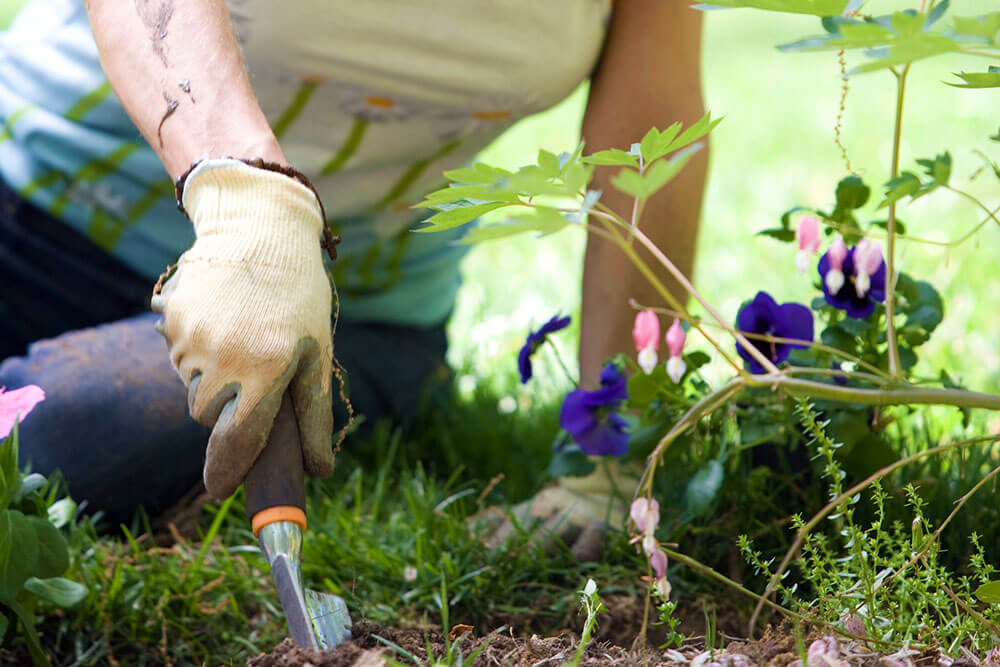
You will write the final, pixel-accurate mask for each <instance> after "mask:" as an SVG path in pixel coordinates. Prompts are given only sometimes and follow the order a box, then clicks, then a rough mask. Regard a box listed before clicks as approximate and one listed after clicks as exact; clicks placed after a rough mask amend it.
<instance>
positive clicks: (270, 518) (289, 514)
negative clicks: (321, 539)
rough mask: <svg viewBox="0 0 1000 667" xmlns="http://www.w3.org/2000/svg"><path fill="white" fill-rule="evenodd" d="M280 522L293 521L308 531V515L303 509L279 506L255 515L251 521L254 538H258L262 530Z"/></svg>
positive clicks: (292, 506)
mask: <svg viewBox="0 0 1000 667" xmlns="http://www.w3.org/2000/svg"><path fill="white" fill-rule="evenodd" d="M278 521H291V522H292V523H297V524H299V528H301V529H302V530H303V531H304V530H305V529H306V513H305V512H303V511H302V509H301V508H299V507H295V506H294V505H277V506H276V507H268V508H267V509H266V510H261V511H259V512H257V513H256V514H254V515H253V520H252V521H251V526H252V527H253V536H254V537H257V533H259V532H260V529H261V528H263V527H264V526H267V525H269V524H272V523H276V522H278Z"/></svg>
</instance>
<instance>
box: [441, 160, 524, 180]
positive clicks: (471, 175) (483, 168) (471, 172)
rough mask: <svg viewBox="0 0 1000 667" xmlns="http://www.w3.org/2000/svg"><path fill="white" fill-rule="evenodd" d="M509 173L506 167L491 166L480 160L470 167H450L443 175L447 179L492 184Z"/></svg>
mask: <svg viewBox="0 0 1000 667" xmlns="http://www.w3.org/2000/svg"><path fill="white" fill-rule="evenodd" d="M510 175H511V172H509V171H507V170H506V169H501V168H500V167H493V166H490V165H488V164H483V163H482V162H476V163H475V164H473V165H472V166H471V167H465V168H463V169H452V170H450V171H446V172H444V177H445V178H447V179H448V180H449V181H454V182H456V183H464V184H469V185H476V184H478V185H492V184H494V183H496V182H497V181H499V180H501V179H503V178H506V177H508V176H510Z"/></svg>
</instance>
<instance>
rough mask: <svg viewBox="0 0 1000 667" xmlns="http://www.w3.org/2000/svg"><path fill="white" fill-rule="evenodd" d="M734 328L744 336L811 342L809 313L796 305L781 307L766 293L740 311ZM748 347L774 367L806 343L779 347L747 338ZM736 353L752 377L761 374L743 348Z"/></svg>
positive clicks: (811, 323)
mask: <svg viewBox="0 0 1000 667" xmlns="http://www.w3.org/2000/svg"><path fill="white" fill-rule="evenodd" d="M736 328H737V329H739V330H740V331H742V332H744V333H751V334H763V335H767V336H774V337H775V338H794V339H796V340H802V341H808V342H809V343H811V342H812V339H813V316H812V311H810V310H809V309H808V308H806V307H805V306H803V305H802V304H798V303H783V304H781V305H780V306H779V305H778V303H777V302H776V301H775V300H774V298H772V297H771V295H770V294H768V293H767V292H757V296H755V297H754V299H753V301H751V302H750V303H748V304H746V305H745V306H743V308H741V309H740V312H739V315H737V316H736ZM747 340H749V342H750V344H751V345H753V346H754V347H755V348H757V349H758V350H760V352H761V354H763V355H764V356H765V357H767V358H768V359H770V360H771V362H772V363H774V364H780V363H781V362H782V361H784V360H785V359H787V358H788V355H789V354H791V353H792V349H793V348H799V349H801V348H806V347H809V345H808V343H802V344H798V343H778V342H774V341H769V340H762V339H759V338H748V339H747ZM736 351H737V352H738V353H739V355H740V356H741V357H743V359H744V360H746V362H747V364H748V365H749V366H750V372H751V373H763V372H764V367H763V366H761V365H760V363H758V362H757V360H756V359H754V358H753V357H752V356H750V353H749V352H748V351H747V350H745V349H744V348H743V346H742V345H739V344H737V345H736Z"/></svg>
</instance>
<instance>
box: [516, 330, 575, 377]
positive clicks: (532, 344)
mask: <svg viewBox="0 0 1000 667" xmlns="http://www.w3.org/2000/svg"><path fill="white" fill-rule="evenodd" d="M570 319H571V318H570V317H569V316H567V317H560V316H559V313H556V314H555V315H553V316H552V319H550V320H549V321H548V322H546V323H545V324H543V325H542V326H541V328H540V329H539V330H538V331H531V332H529V333H528V339H527V340H526V341H524V345H522V346H521V352H520V353H519V354H518V355H517V368H518V370H520V371H521V384H525V383H526V382H527V381H528V380H530V379H531V355H533V354H534V353H535V351H536V350H537V349H538V348H539V347H541V346H542V343H544V342H545V337H546V336H548V335H549V334H550V333H554V332H556V331H559V330H560V329H565V328H566V327H568V326H569V322H570Z"/></svg>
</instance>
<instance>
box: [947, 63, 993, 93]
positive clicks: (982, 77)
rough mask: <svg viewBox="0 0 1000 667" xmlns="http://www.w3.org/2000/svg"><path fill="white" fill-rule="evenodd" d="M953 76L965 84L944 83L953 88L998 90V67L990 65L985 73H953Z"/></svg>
mask: <svg viewBox="0 0 1000 667" xmlns="http://www.w3.org/2000/svg"><path fill="white" fill-rule="evenodd" d="M955 76H957V77H958V78H960V79H961V80H962V81H964V82H965V83H952V82H951V81H945V83H947V84H948V85H949V86H954V87H955V88H1000V67H996V66H995V65H990V68H989V71H987V72H961V73H959V72H955Z"/></svg>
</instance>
